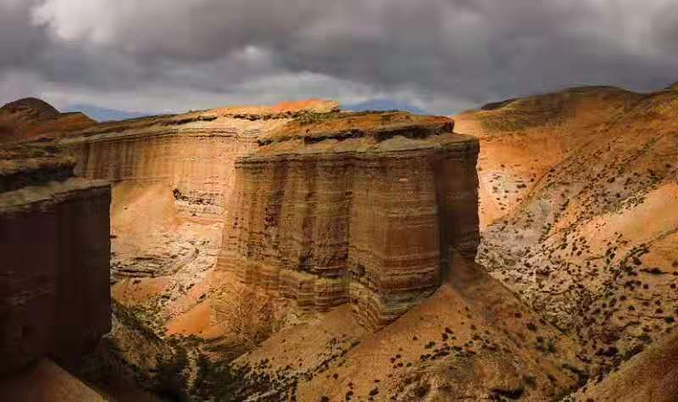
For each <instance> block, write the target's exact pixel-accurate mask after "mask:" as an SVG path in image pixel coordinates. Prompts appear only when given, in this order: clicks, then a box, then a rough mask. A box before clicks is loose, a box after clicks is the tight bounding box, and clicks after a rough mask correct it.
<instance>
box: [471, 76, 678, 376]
mask: <svg viewBox="0 0 678 402" xmlns="http://www.w3.org/2000/svg"><path fill="white" fill-rule="evenodd" d="M563 100H567V102H563ZM544 105H546V106H548V107H546V106H544ZM542 106H544V108H543V113H548V116H549V117H548V118H541V117H539V116H540V115H538V114H534V113H532V112H531V111H533V110H539V108H540V107H542ZM523 111H524V112H525V113H524V114H523V113H522V112H523ZM512 116H513V117H512ZM534 116H537V117H534ZM518 117H520V118H522V119H523V120H520V121H517V120H515V118H518ZM538 117H539V118H538ZM458 120H459V121H461V123H460V125H459V126H460V127H462V128H460V131H461V132H465V133H470V134H474V135H477V136H479V138H480V141H481V149H482V150H483V151H482V152H485V155H482V156H481V158H480V163H479V168H480V169H482V173H481V175H480V176H481V177H480V181H481V189H484V190H481V205H484V206H485V208H484V209H483V208H481V220H482V221H484V223H485V224H486V225H487V228H486V230H485V231H484V232H483V234H482V242H481V247H480V249H479V250H480V251H479V259H478V261H479V262H481V263H482V264H483V265H485V266H486V267H487V268H488V269H489V270H490V271H491V273H492V275H493V276H495V277H496V278H498V279H500V280H501V281H502V282H503V283H504V284H506V285H507V286H508V287H509V288H511V289H512V290H514V291H515V292H516V293H518V294H520V295H521V298H523V299H524V300H525V301H527V302H528V303H529V304H530V305H532V306H533V307H534V308H535V309H537V310H539V311H543V312H544V314H545V316H546V317H547V318H548V319H549V320H550V321H551V322H552V323H554V324H555V325H557V326H558V327H559V328H561V329H562V330H563V331H565V332H567V333H569V334H572V335H573V336H574V337H576V338H577V339H578V340H579V341H580V342H581V344H582V345H584V353H583V355H582V356H585V357H586V358H587V359H590V360H591V361H592V362H594V363H595V364H594V365H593V367H596V365H598V367H599V372H600V377H599V378H602V376H603V374H604V373H605V372H607V371H609V370H611V369H612V368H614V367H617V366H619V365H620V364H621V363H622V362H623V361H625V360H626V359H628V358H629V357H631V356H633V355H634V354H637V353H639V352H641V351H642V350H643V349H644V348H645V347H646V346H647V345H648V344H649V343H651V342H652V341H653V340H655V339H658V338H662V337H664V336H666V334H667V333H674V334H675V332H674V331H675V328H676V325H675V322H676V319H677V318H678V304H677V299H676V298H675V292H676V286H677V284H678V281H677V280H676V278H677V277H678V276H677V275H678V254H677V253H676V250H677V248H676V246H677V245H678V219H677V218H678V215H677V213H678V210H677V209H676V207H675V206H676V200H677V199H678V192H677V190H678V188H677V187H676V183H677V182H678V164H676V160H677V155H678V96H676V92H675V91H668V90H667V91H662V92H658V93H653V94H635V93H630V92H627V91H623V90H619V89H615V88H599V87H593V88H577V89H573V90H569V91H564V92H561V93H557V94H550V95H542V96H539V97H533V98H527V99H525V100H516V101H512V102H509V103H507V104H505V105H501V106H500V107H496V108H493V109H492V110H484V111H477V112H470V113H466V114H464V115H463V116H460V118H459V119H458ZM518 123H519V124H518ZM507 155H508V156H507ZM502 158H507V159H502ZM509 159H510V160H509ZM497 207H499V208H497ZM502 209H503V210H502ZM498 211H499V212H498ZM483 216H484V217H483ZM594 372H595V369H594Z"/></svg>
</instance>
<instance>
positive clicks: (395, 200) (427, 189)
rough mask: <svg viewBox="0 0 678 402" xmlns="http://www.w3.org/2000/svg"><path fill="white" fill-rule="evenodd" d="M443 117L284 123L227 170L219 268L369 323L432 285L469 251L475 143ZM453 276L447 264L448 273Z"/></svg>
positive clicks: (389, 316)
mask: <svg viewBox="0 0 678 402" xmlns="http://www.w3.org/2000/svg"><path fill="white" fill-rule="evenodd" d="M452 127H453V122H452V121H451V120H449V119H445V118H436V117H423V116H413V115H409V114H406V113H357V114H356V113H336V114H330V115H323V116H322V118H321V117H319V118H318V119H317V121H310V122H308V121H298V120H296V121H293V122H291V123H289V124H286V125H285V126H284V127H283V128H282V129H281V130H278V131H274V132H271V133H269V134H268V135H267V136H264V137H262V138H260V139H259V143H260V144H261V146H260V147H259V149H258V150H257V151H256V152H255V153H253V154H251V155H248V156H244V157H240V158H238V159H237V160H236V163H235V187H234V189H233V193H232V195H231V197H230V201H229V207H228V210H229V214H228V217H227V219H226V224H225V227H224V233H223V245H222V250H221V254H220V257H219V261H218V268H219V269H223V270H230V271H233V272H235V273H236V274H237V277H238V278H239V280H240V281H242V282H244V283H248V284H254V285H257V286H259V287H261V288H263V289H266V290H268V291H270V292H271V293H276V294H279V295H281V296H283V297H287V298H291V299H295V300H296V301H297V304H298V305H299V306H300V307H301V308H303V309H309V310H316V311H324V310H327V309H329V308H330V307H333V306H337V305H339V304H342V303H347V302H348V303H351V305H352V308H353V311H354V313H355V316H356V317H357V318H358V320H359V321H360V322H361V323H363V324H364V325H366V326H369V327H379V326H382V325H384V324H386V323H388V322H391V321H393V320H394V319H395V318H396V317H398V316H399V315H400V314H402V313H404V312H405V311H407V310H408V309H409V308H410V307H412V306H413V305H414V304H416V303H417V302H418V301H419V300H421V299H422V298H424V297H427V296H428V295H430V294H431V293H432V292H433V291H434V290H435V289H436V288H437V287H438V285H439V284H440V281H441V278H442V276H443V275H444V274H445V272H446V270H447V269H450V268H448V267H449V256H450V253H451V252H458V253H460V254H463V255H466V256H473V255H475V252H476V248H477V244H478V238H479V237H478V213H477V206H478V195H477V185H478V179H477V174H476V170H475V165H476V159H477V154H478V142H477V141H476V140H475V139H473V138H470V137H466V136H462V135H458V134H455V133H453V132H452ZM451 269H454V267H451Z"/></svg>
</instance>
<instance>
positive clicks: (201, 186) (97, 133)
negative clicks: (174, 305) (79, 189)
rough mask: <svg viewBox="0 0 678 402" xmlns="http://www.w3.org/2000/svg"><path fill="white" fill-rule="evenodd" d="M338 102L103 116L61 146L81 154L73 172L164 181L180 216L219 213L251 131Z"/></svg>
mask: <svg viewBox="0 0 678 402" xmlns="http://www.w3.org/2000/svg"><path fill="white" fill-rule="evenodd" d="M336 107H337V106H336V104H335V103H333V102H323V101H312V102H307V103H302V102H300V103H286V104H279V105H276V106H273V107H268V108H264V107H261V108H252V107H249V108H248V107H233V108H224V109H213V110H208V111H202V112H191V113H187V114H182V115H176V116H156V117H149V118H141V119H134V120H128V121H122V122H113V123H104V124H99V125H97V126H95V127H92V128H88V129H85V130H82V131H80V132H77V133H75V134H74V135H73V136H72V138H66V139H64V140H62V141H61V142H60V143H59V146H60V147H62V148H63V149H65V150H67V152H68V153H69V154H71V155H72V156H74V157H75V158H76V159H77V160H78V161H79V163H78V166H77V168H76V172H77V173H78V174H79V175H82V176H84V177H87V178H93V179H105V180H109V181H112V182H114V183H118V182H135V183H137V184H139V185H144V184H153V183H169V184H170V185H171V186H172V188H173V195H174V199H175V204H176V206H177V208H178V210H179V213H180V214H181V215H182V216H189V217H198V218H205V219H208V220H212V221H217V220H220V219H221V216H222V215H223V213H224V197H225V196H226V195H227V194H228V193H229V192H230V189H231V188H232V187H233V166H234V165H233V164H234V160H235V158H236V157H237V156H239V155H242V154H244V153H247V152H249V151H251V150H252V149H253V148H254V146H255V141H256V138H257V136H259V135H260V134H261V133H262V132H266V131H267V130H270V129H272V128H275V127H277V126H279V125H281V124H284V123H285V122H287V121H288V120H289V119H290V118H291V117H294V116H296V115H300V114H304V113H308V112H310V111H330V110H333V109H334V108H336Z"/></svg>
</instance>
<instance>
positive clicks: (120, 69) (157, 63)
mask: <svg viewBox="0 0 678 402" xmlns="http://www.w3.org/2000/svg"><path fill="white" fill-rule="evenodd" d="M677 26H678V5H676V3H675V2H670V1H665V0H646V1H643V2H639V1H636V0H606V1H603V0H569V1H565V0H562V1H560V0H553V1H542V0H511V1H500V0H422V1H411V0H369V1H365V0H343V1H336V0H333V1H329V0H288V1H272V0H237V1H236V0H232V1H222V0H193V1H187V0H145V1H143V2H140V1H137V0H33V1H22V0H0V52H1V53H0V74H2V71H4V72H5V73H6V74H5V78H4V81H3V79H2V78H0V91H4V92H5V93H3V92H0V97H2V99H1V100H5V101H6V100H9V99H8V98H9V97H10V96H15V95H16V94H14V93H13V92H17V91H18V90H22V89H24V88H30V89H31V90H32V91H34V92H35V91H37V92H42V93H46V94H48V96H52V97H56V98H59V99H68V98H69V97H74V98H76V99H75V101H77V102H96V103H97V104H98V105H99V106H118V105H119V104H120V103H124V102H127V105H128V107H132V108H135V109H143V108H146V109H158V105H161V106H160V108H168V109H182V108H183V109H186V108H192V107H198V106H209V102H217V103H227V102H237V101H239V100H242V101H244V102H269V101H274V100H281V99H286V98H300V97H307V96H324V97H327V96H330V97H335V98H339V99H340V100H343V101H345V102H347V103H356V102H363V101H366V100H368V99H370V98H375V99H377V98H379V99H384V98H392V99H394V100H397V101H398V102H409V103H412V104H414V105H416V106H418V107H423V108H426V109H428V110H431V111H435V112H454V111H458V110H459V109H461V108H464V107H468V106H471V105H477V104H480V103H483V102H486V101H490V100H496V99H501V98H507V97H513V96H519V95H525V94H530V93H534V92H543V91H547V90H553V89H556V88H561V87H564V86H572V85H583V84H616V85H623V86H627V87H631V88H633V89H655V88H657V87H661V86H663V85H664V84H666V83H668V82H670V81H675V80H677V79H678V77H675V76H674V75H673V74H674V73H675V71H676V67H677V66H678V58H677V57H676V55H677V54H678V52H677V50H678V45H676V43H678V29H677V28H676V27H677ZM10 73H11V74H10ZM0 77H1V76H0ZM10 80H14V81H11V82H10ZM22 80H23V81H25V83H24V84H25V85H18V84H15V82H18V81H22ZM8 88H9V89H8ZM17 88H18V89H17ZM173 98H176V99H174V100H172V99H173ZM222 99H223V101H221V100H222ZM60 101H61V102H64V101H63V100H60Z"/></svg>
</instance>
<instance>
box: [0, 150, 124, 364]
mask: <svg viewBox="0 0 678 402" xmlns="http://www.w3.org/2000/svg"><path fill="white" fill-rule="evenodd" d="M74 164H75V162H74V161H73V160H70V159H69V158H64V157H58V156H50V155H49V154H48V153H46V152H45V151H44V150H40V149H31V148H16V149H12V150H4V151H1V152H0V255H2V264H0V335H1V336H0V339H1V340H2V342H1V343H0V373H2V374H6V373H8V372H11V371H15V370H17V369H19V368H21V367H24V366H26V365H28V364H30V363H33V362H35V361H37V359H39V358H41V357H43V356H51V357H55V358H57V359H58V360H60V361H63V362H65V363H66V364H69V363H72V362H77V360H78V359H79V358H80V355H81V353H82V352H84V351H86V350H88V349H89V348H91V347H92V346H93V345H94V344H96V342H97V341H98V340H99V338H100V337H101V336H102V335H103V334H105V333H107V332H108V331H109V330H110V325H111V321H110V320H111V312H110V290H109V253H110V240H109V212H108V208H109V204H110V188H109V185H108V184H107V183H104V182H94V181H87V180H83V179H78V178H72V177H71V176H72V170H73V167H74Z"/></svg>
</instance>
